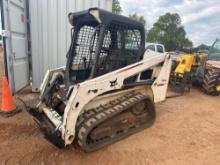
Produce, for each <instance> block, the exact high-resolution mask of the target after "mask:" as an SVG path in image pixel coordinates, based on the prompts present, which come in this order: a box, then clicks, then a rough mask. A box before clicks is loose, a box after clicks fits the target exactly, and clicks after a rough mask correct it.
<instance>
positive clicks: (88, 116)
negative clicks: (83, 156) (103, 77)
mask: <svg viewBox="0 0 220 165" xmlns="http://www.w3.org/2000/svg"><path fill="white" fill-rule="evenodd" d="M144 99H149V97H148V96H145V95H143V94H141V93H137V92H131V93H129V94H126V95H124V96H122V97H120V98H118V99H116V100H113V101H110V102H109V103H107V104H105V105H100V106H99V107H97V108H94V109H90V110H87V111H86V112H85V113H83V114H82V115H81V116H80V117H79V120H78V122H77V130H78V131H77V143H78V144H79V146H80V147H81V148H82V149H83V150H85V151H87V152H90V151H95V150H97V149H99V148H101V147H103V146H106V145H108V144H111V143H113V142H115V141H118V140H120V139H122V138H124V137H127V136H128V135H130V134H131V133H132V132H131V133H129V134H128V135H127V134H125V135H124V136H121V137H119V138H113V139H108V141H107V142H104V143H103V144H101V145H100V144H99V145H98V146H95V147H94V146H93V147H91V146H89V145H88V144H87V137H88V135H89V133H90V132H91V131H92V130H93V129H94V128H95V127H96V126H98V125H99V124H100V123H102V122H104V121H105V120H107V119H109V118H111V117H113V116H116V115H117V114H119V113H121V112H123V111H125V110H127V109H128V108H130V107H131V106H133V105H134V104H136V103H138V102H140V101H142V100H144ZM153 110H154V107H153ZM153 121H154V120H153ZM150 125H152V123H150ZM145 127H146V126H145ZM141 129H143V128H141ZM135 132H137V131H135Z"/></svg>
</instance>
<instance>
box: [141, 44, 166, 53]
mask: <svg viewBox="0 0 220 165" xmlns="http://www.w3.org/2000/svg"><path fill="white" fill-rule="evenodd" d="M145 48H146V50H147V49H148V50H152V51H154V52H157V53H165V47H164V45H162V44H158V43H149V42H146V43H145Z"/></svg>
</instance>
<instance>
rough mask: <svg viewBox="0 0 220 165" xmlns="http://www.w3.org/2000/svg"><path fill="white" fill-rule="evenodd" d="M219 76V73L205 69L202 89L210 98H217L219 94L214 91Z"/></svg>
mask: <svg viewBox="0 0 220 165" xmlns="http://www.w3.org/2000/svg"><path fill="white" fill-rule="evenodd" d="M219 76H220V75H219V72H218V71H217V70H215V69H207V70H206V71H205V75H204V78H203V85H202V87H203V89H204V91H205V92H206V93H207V94H209V95H212V96H217V95H219V94H220V92H218V91H217V90H216V86H217V85H218V79H219Z"/></svg>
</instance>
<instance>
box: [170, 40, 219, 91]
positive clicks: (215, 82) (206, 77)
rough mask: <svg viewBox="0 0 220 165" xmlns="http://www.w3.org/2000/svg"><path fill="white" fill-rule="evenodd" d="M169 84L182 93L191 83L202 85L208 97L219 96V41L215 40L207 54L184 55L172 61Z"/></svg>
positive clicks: (188, 88)
mask: <svg viewBox="0 0 220 165" xmlns="http://www.w3.org/2000/svg"><path fill="white" fill-rule="evenodd" d="M172 68H173V69H172V73H171V78H170V82H171V84H172V85H173V86H174V87H175V88H176V89H177V91H178V90H179V92H182V93H183V92H184V91H185V90H188V91H189V90H190V88H191V86H192V83H193V82H198V83H199V84H201V85H202V88H203V90H204V91H205V93H207V94H209V95H219V94H220V40H218V39H217V40H216V41H215V43H214V44H213V46H212V47H211V49H210V51H209V54H205V53H198V54H184V55H182V56H180V57H178V58H176V59H175V60H174V63H173V67H172Z"/></svg>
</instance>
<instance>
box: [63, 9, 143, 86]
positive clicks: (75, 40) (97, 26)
mask: <svg viewBox="0 0 220 165" xmlns="http://www.w3.org/2000/svg"><path fill="white" fill-rule="evenodd" d="M69 22H70V24H71V25H72V26H73V27H72V36H71V46H70V49H69V52H68V54H67V64H66V81H67V84H69V85H71V84H75V83H79V82H83V81H85V80H87V79H92V78H94V77H98V76H101V75H103V74H106V73H109V72H112V71H114V70H117V69H120V68H122V67H125V66H127V65H129V64H132V63H135V62H137V61H139V60H140V59H142V58H143V55H144V51H145V42H144V41H145V32H144V26H143V25H142V24H141V23H139V22H136V21H133V20H130V19H129V18H127V17H123V16H120V15H116V14H113V13H110V12H107V11H104V10H101V9H98V8H91V9H89V10H86V11H83V12H78V13H70V14H69Z"/></svg>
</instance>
